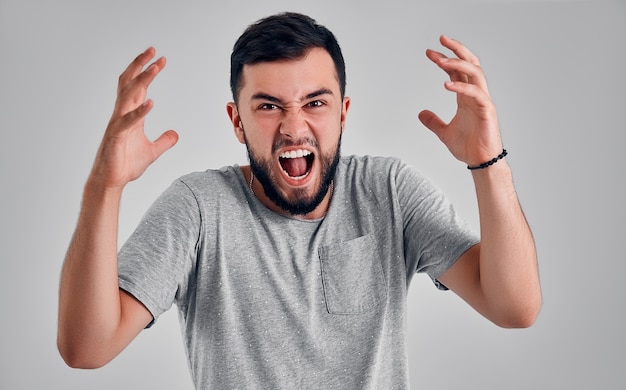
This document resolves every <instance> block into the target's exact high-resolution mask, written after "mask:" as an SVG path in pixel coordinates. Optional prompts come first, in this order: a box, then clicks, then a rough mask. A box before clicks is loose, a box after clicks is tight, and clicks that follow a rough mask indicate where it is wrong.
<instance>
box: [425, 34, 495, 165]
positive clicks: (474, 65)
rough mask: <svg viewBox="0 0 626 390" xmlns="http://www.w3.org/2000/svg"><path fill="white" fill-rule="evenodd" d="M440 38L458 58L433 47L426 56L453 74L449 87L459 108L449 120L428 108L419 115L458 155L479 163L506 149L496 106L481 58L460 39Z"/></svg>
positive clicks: (446, 86) (463, 158)
mask: <svg viewBox="0 0 626 390" xmlns="http://www.w3.org/2000/svg"><path fill="white" fill-rule="evenodd" d="M440 42H441V44H442V45H443V46H444V47H446V48H448V49H450V50H451V51H452V52H453V53H454V54H455V55H456V57H457V58H449V57H447V56H445V55H444V54H442V53H440V52H437V51H434V50H430V49H429V50H427V51H426V56H427V57H428V58H429V59H430V60H431V61H433V62H434V63H435V64H437V66H439V67H440V68H441V69H442V70H444V71H445V72H446V73H447V74H448V75H449V76H450V81H448V82H446V83H445V88H446V89H447V90H449V91H451V92H454V93H456V96H457V99H456V100H457V111H456V114H455V116H454V117H453V118H452V120H451V121H450V122H449V123H445V122H444V121H443V120H442V119H441V118H439V116H437V115H436V114H434V113H433V112H431V111H428V110H424V111H422V112H420V113H419V119H420V121H421V122H422V123H423V124H424V126H426V127H427V128H429V129H430V130H431V131H432V132H434V133H435V134H436V135H437V136H438V137H439V139H440V140H441V141H442V142H443V143H444V144H445V145H446V146H447V147H448V149H449V150H450V152H451V153H452V154H453V155H454V157H456V158H457V159H458V160H460V161H463V162H465V163H466V164H468V165H471V166H475V165H479V164H482V163H484V162H486V161H489V160H491V159H492V158H494V157H495V156H497V155H498V154H500V153H501V152H502V141H501V138H500V129H499V127H498V118H497V114H496V108H495V106H494V104H493V102H492V101H491V97H490V96H489V91H488V89H487V81H486V79H485V75H484V73H483V70H482V68H481V67H480V62H479V60H478V58H477V57H476V56H475V55H474V54H473V53H472V52H470V51H469V50H468V49H467V48H466V47H465V46H463V45H462V44H461V43H460V42H458V41H455V40H453V39H450V38H448V37H446V36H441V37H440Z"/></svg>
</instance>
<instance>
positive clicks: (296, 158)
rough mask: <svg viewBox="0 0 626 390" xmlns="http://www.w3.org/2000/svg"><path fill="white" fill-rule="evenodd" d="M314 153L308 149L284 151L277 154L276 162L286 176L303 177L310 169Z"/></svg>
mask: <svg viewBox="0 0 626 390" xmlns="http://www.w3.org/2000/svg"><path fill="white" fill-rule="evenodd" d="M314 159H315V155H314V154H313V153H311V152H310V151H308V150H304V149H297V150H291V151H288V152H284V153H283V154H281V155H280V156H278V162H279V163H280V166H281V168H282V169H283V171H285V173H286V174H287V176H289V177H291V178H293V179H303V178H305V177H306V176H307V175H308V174H309V172H310V171H311V167H312V165H313V160H314Z"/></svg>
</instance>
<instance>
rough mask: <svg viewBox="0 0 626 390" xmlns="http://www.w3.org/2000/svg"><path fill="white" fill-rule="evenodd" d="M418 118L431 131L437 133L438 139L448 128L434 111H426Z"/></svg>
mask: <svg viewBox="0 0 626 390" xmlns="http://www.w3.org/2000/svg"><path fill="white" fill-rule="evenodd" d="M417 117H418V118H419V120H420V121H421V122H422V124H423V125H424V126H426V127H427V128H428V129H429V130H430V131H432V132H433V133H435V134H436V135H437V137H439V138H441V136H442V135H443V132H444V130H445V127H446V123H445V122H444V121H443V120H441V118H439V116H437V114H435V113H434V112H432V111H429V110H424V111H422V112H420V113H419V114H418V115H417Z"/></svg>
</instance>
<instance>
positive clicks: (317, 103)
mask: <svg viewBox="0 0 626 390" xmlns="http://www.w3.org/2000/svg"><path fill="white" fill-rule="evenodd" d="M323 105H324V102H322V101H321V100H313V101H312V102H310V103H309V104H308V106H309V107H322V106H323Z"/></svg>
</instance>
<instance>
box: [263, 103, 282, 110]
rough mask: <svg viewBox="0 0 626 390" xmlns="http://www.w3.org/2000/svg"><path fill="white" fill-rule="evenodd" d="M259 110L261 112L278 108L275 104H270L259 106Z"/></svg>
mask: <svg viewBox="0 0 626 390" xmlns="http://www.w3.org/2000/svg"><path fill="white" fill-rule="evenodd" d="M259 108H260V109H261V110H275V109H277V108H278V106H277V105H276V104H272V103H263V104H261V105H260V106H259Z"/></svg>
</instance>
